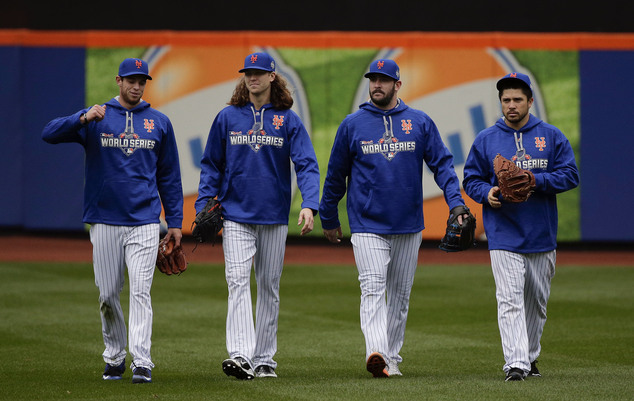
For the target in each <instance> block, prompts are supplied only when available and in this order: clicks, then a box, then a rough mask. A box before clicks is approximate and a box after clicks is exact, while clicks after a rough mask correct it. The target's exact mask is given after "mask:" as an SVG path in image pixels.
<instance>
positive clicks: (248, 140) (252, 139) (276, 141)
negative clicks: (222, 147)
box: [229, 129, 284, 153]
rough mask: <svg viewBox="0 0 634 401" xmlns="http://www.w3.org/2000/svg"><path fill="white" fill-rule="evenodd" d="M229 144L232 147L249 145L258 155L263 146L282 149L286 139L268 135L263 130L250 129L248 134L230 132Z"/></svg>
mask: <svg viewBox="0 0 634 401" xmlns="http://www.w3.org/2000/svg"><path fill="white" fill-rule="evenodd" d="M229 143H230V144H231V145H248V146H250V147H251V150H253V151H254V152H255V153H258V152H259V151H260V149H262V147H263V146H274V147H276V148H281V147H282V146H284V138H281V137H279V136H274V135H268V134H267V133H266V131H264V130H263V129H250V130H249V131H247V133H246V134H243V133H242V131H229Z"/></svg>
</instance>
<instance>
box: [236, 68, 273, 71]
mask: <svg viewBox="0 0 634 401" xmlns="http://www.w3.org/2000/svg"><path fill="white" fill-rule="evenodd" d="M249 70H260V71H268V72H273V70H271V69H270V68H262V67H249V68H243V69H241V70H239V71H238V72H245V71H249Z"/></svg>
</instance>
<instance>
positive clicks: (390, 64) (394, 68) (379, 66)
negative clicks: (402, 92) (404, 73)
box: [364, 59, 401, 81]
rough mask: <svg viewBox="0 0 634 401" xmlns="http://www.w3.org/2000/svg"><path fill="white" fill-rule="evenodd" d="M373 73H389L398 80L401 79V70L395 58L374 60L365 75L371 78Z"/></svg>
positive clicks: (388, 74) (389, 75)
mask: <svg viewBox="0 0 634 401" xmlns="http://www.w3.org/2000/svg"><path fill="white" fill-rule="evenodd" d="M372 74H382V75H387V76H388V77H390V78H392V79H395V80H397V81H398V80H400V79H401V71H400V70H399V68H398V64H396V62H395V61H394V60H390V59H379V60H375V61H373V62H372V64H370V71H368V72H366V73H365V75H364V77H366V78H370V75H372Z"/></svg>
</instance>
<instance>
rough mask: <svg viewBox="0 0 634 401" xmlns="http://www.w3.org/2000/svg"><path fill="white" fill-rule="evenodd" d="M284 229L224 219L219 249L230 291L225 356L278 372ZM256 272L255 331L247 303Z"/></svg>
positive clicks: (285, 228)
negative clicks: (277, 358)
mask: <svg viewBox="0 0 634 401" xmlns="http://www.w3.org/2000/svg"><path fill="white" fill-rule="evenodd" d="M287 234H288V225H286V224H274V225H254V224H242V223H236V222H233V221H230V220H224V225H223V232H222V238H223V239H222V247H223V251H224V255H225V277H226V279H227V286H228V289H229V298H228V305H227V340H226V341H227V351H228V353H229V357H230V358H235V357H237V356H241V357H243V358H245V359H247V360H248V361H249V363H251V365H252V366H253V367H257V366H259V365H268V366H271V367H272V368H276V367H277V362H275V361H274V360H273V356H274V355H275V353H276V352H277V323H278V317H279V311H280V279H281V277H282V269H283V266H284V252H285V250H286V237H287ZM252 265H253V270H254V271H255V281H256V284H257V300H256V307H255V328H254V323H253V306H252V301H251V266H252Z"/></svg>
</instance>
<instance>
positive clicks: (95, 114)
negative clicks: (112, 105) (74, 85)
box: [86, 104, 106, 122]
mask: <svg viewBox="0 0 634 401" xmlns="http://www.w3.org/2000/svg"><path fill="white" fill-rule="evenodd" d="M105 116H106V105H103V106H101V105H99V104H96V105H94V106H92V107H91V108H90V110H88V112H86V120H88V121H89V122H90V121H93V120H96V121H101V120H103V118H104V117H105Z"/></svg>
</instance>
